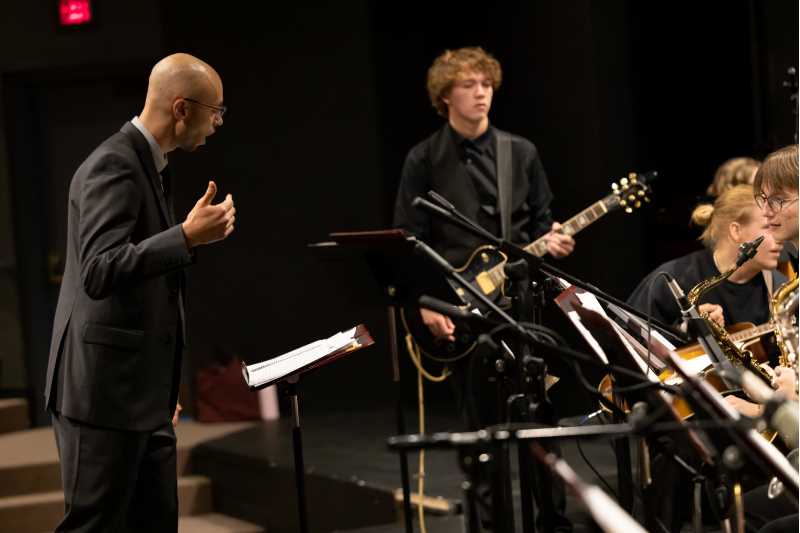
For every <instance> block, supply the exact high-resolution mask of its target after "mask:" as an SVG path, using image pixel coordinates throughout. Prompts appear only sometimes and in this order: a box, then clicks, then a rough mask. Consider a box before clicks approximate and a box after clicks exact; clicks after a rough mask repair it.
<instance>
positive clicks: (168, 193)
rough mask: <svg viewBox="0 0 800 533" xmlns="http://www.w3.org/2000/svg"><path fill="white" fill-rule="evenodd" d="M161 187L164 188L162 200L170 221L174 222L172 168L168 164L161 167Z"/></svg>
mask: <svg viewBox="0 0 800 533" xmlns="http://www.w3.org/2000/svg"><path fill="white" fill-rule="evenodd" d="M161 188H162V189H163V190H164V201H165V202H166V204H167V211H168V212H169V217H170V223H174V222H175V208H174V206H173V205H172V170H171V169H170V168H169V165H167V166H165V167H164V168H163V169H161Z"/></svg>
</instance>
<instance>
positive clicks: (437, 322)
mask: <svg viewBox="0 0 800 533" xmlns="http://www.w3.org/2000/svg"><path fill="white" fill-rule="evenodd" d="M419 314H420V315H421V316H422V322H423V324H425V325H426V326H428V329H429V330H431V333H432V334H433V336H434V337H436V338H437V339H440V338H444V339H447V340H449V341H454V340H456V338H455V336H453V333H454V332H455V330H456V326H455V324H453V321H452V320H450V317H448V316H445V315H443V314H441V313H437V312H436V311H431V310H430V309H425V308H422V307H420V309H419Z"/></svg>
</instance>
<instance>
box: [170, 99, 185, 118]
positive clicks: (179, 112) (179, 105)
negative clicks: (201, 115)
mask: <svg viewBox="0 0 800 533" xmlns="http://www.w3.org/2000/svg"><path fill="white" fill-rule="evenodd" d="M187 115H188V113H187V111H186V100H184V99H183V98H176V99H175V101H174V102H172V116H174V117H175V118H176V119H177V120H186V116H187Z"/></svg>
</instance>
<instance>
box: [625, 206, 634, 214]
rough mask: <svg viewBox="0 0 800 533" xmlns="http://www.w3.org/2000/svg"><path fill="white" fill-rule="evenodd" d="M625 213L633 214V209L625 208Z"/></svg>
mask: <svg viewBox="0 0 800 533" xmlns="http://www.w3.org/2000/svg"><path fill="white" fill-rule="evenodd" d="M625 212H626V213H633V209H631V208H630V207H626V208H625Z"/></svg>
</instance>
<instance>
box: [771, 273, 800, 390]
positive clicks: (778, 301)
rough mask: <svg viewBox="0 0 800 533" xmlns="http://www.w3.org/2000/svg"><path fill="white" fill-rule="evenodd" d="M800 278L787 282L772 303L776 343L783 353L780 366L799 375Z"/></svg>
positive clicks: (779, 289) (776, 293)
mask: <svg viewBox="0 0 800 533" xmlns="http://www.w3.org/2000/svg"><path fill="white" fill-rule="evenodd" d="M797 285H798V278H794V279H793V280H790V281H787V282H786V283H784V284H783V285H781V286H780V288H778V290H777V291H775V294H773V295H772V300H771V301H770V305H769V308H770V313H771V314H772V324H773V326H774V328H775V341H776V342H777V343H778V348H779V349H780V351H781V353H780V356H779V358H778V361H779V364H780V366H783V367H787V368H791V369H792V370H794V373H795V375H797V370H798V368H797V355H798V354H797V351H798V348H797V341H798V325H797V307H798V298H799V297H800V294H798V293H799V292H800V291H798V289H797Z"/></svg>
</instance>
